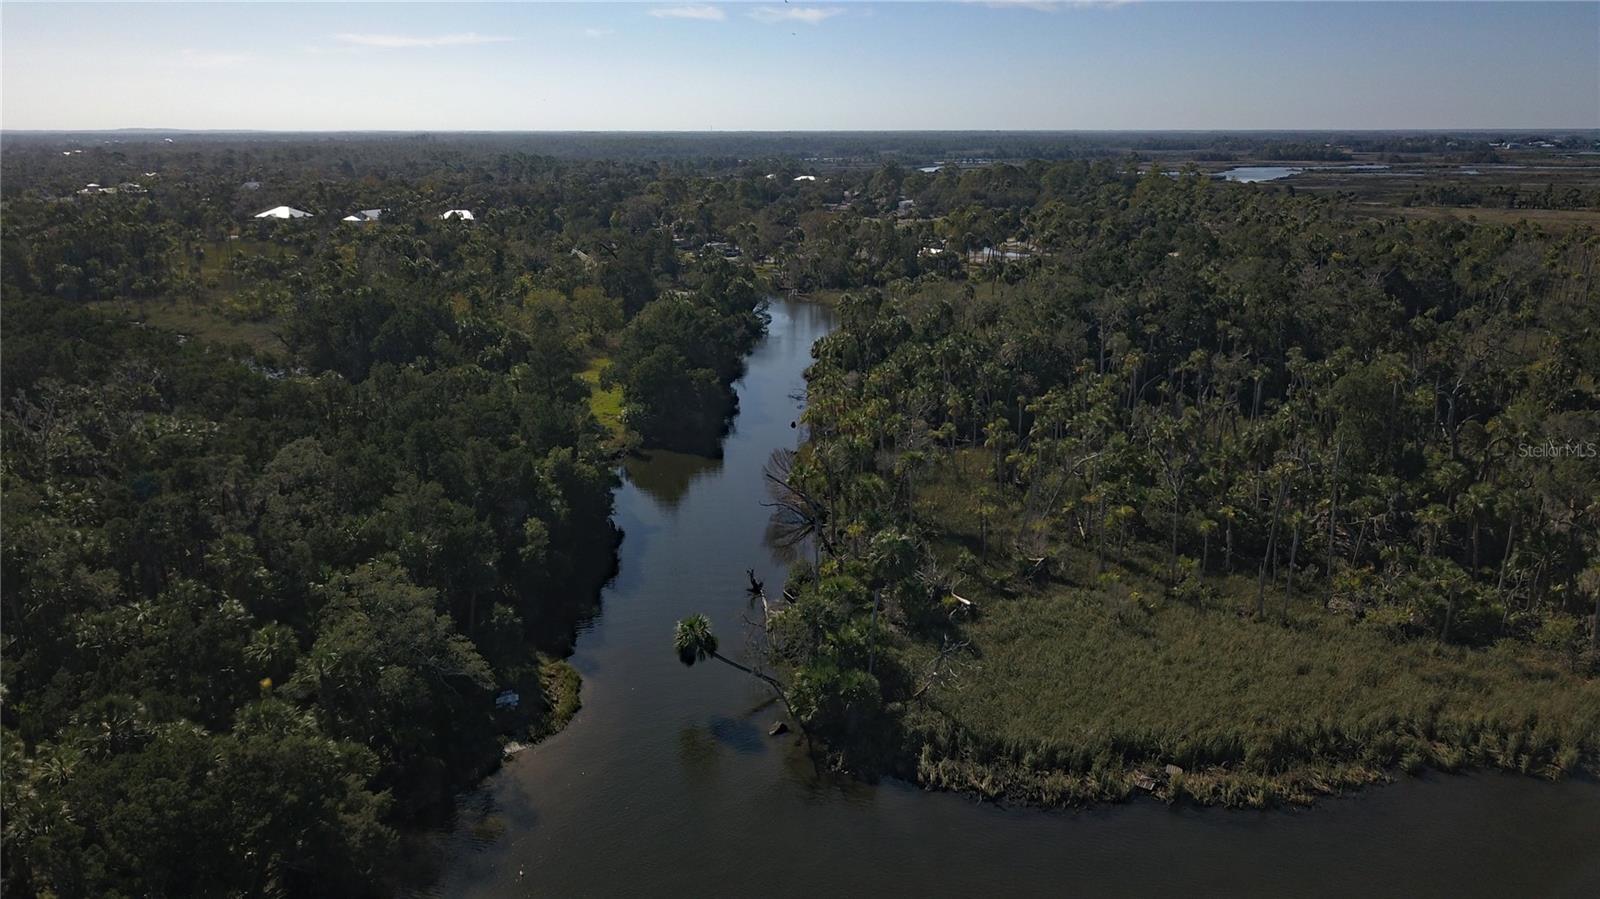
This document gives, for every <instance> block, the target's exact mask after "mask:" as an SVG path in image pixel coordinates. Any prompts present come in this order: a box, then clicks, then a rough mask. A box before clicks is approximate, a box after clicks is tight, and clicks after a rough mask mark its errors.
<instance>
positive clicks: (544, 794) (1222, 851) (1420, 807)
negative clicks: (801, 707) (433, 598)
mask: <svg viewBox="0 0 1600 899" xmlns="http://www.w3.org/2000/svg"><path fill="white" fill-rule="evenodd" d="M771 311H772V325H771V329H770V333H769V335H768V337H767V338H766V339H765V340H764V341H763V342H762V343H761V344H760V346H758V347H757V349H756V350H755V352H754V353H753V354H752V356H751V358H750V360H749V368H748V371H747V373H746V375H745V377H744V378H743V379H742V380H741V381H740V382H739V384H738V385H737V387H738V391H739V396H740V412H739V415H738V418H737V419H736V420H735V422H734V427H733V431H732V433H730V434H729V436H728V438H727V440H726V442H725V444H724V448H725V454H724V457H723V458H722V459H720V460H709V459H700V458H696V457H691V456H681V455H674V454H667V453H661V454H657V455H656V456H655V457H654V458H652V459H650V460H648V461H644V462H642V463H641V462H637V461H635V462H632V463H630V465H629V470H628V478H627V480H626V483H624V484H623V486H622V487H621V489H620V491H619V493H618V495H617V503H616V521H617V523H618V525H619V526H621V527H622V528H623V529H624V531H625V537H624V539H623V541H622V545H621V547H620V550H619V551H620V554H621V563H620V568H619V571H618V573H617V575H616V577H615V579H614V580H613V581H612V582H611V583H610V584H608V585H607V586H606V588H605V591H604V593H603V594H602V598H601V610H600V612H599V613H598V614H597V615H595V616H594V617H593V618H592V619H591V620H590V621H588V622H586V623H585V624H583V625H582V626H581V628H580V631H579V634H578V639H577V643H576V649H575V652H574V654H573V656H572V663H573V664H574V665H576V666H577V668H578V670H579V671H580V672H582V674H583V710H582V711H581V712H579V713H578V716H577V717H576V718H575V719H574V720H573V722H572V723H571V724H570V725H569V726H568V727H567V729H566V730H564V731H562V732H561V733H559V734H557V735H556V736H554V737H552V738H550V739H549V740H546V741H544V742H543V743H541V744H539V745H537V746H535V747H533V748H532V749H529V750H526V751H524V752H522V753H520V754H519V755H517V756H516V757H515V758H514V759H513V760H512V761H510V762H509V763H508V764H507V765H505V767H503V768H502V769H501V770H500V771H499V772H497V773H496V774H494V775H493V776H492V777H490V778H489V779H488V780H487V781H485V782H484V783H483V784H482V785H481V786H480V787H479V788H477V789H476V790H474V791H472V792H470V793H468V794H466V795H465V796H463V797H462V798H461V800H460V802H459V805H458V808H457V810H456V814H455V816H454V819H453V820H452V822H451V823H450V824H449V825H448V826H447V827H446V828H444V829H442V830H440V831H439V832H438V833H437V834H435V835H434V836H433V838H432V839H431V841H430V852H431V854H432V858H431V862H430V863H429V864H428V867H430V868H432V869H433V870H434V874H435V878H434V880H433V883H432V884H431V886H429V887H428V888H426V890H425V891H424V894H425V895H431V896H469V897H496V899H498V897H513V896H517V897H520V896H558V897H569V896H633V895H651V896H697V897H699V896H752V895H766V896H799V895H811V896H835V895H872V896H878V895H896V896H899V895H908V896H948V895H985V896H987V895H1050V896H1061V895H1083V896H1129V895H1137V896H1148V895H1157V894H1160V893H1167V892H1168V891H1171V893H1172V894H1175V895H1186V896H1216V895H1227V896H1262V897H1267V896H1272V897H1279V896H1354V895H1361V896H1408V897H1409V896H1450V897H1476V896H1483V897H1510V896H1514V897H1533V896H1538V897H1567V896H1570V897H1593V896H1600V784H1595V783H1593V782H1566V783H1561V784H1550V783H1545V782H1543V781H1539V780H1535V779H1533V778H1527V777H1517V776H1512V775H1502V774H1478V775H1471V776H1464V777H1461V776H1456V777H1452V776H1444V775H1428V776H1425V777H1421V778H1408V779H1404V780H1402V781H1400V782H1398V783H1396V784H1393V785H1390V786H1385V787H1380V788H1375V789H1369V790H1365V791H1362V792H1359V793H1355V794H1352V795H1350V796H1347V797H1343V798H1339V799H1334V800H1329V801H1326V802H1324V803H1322V804H1321V805H1319V806H1317V807H1315V808H1312V809H1296V810H1289V811H1274V812H1239V811H1227V810H1220V809H1193V808H1178V809H1171V808H1168V807H1166V806H1164V805H1160V804H1158V803H1155V802H1150V801H1144V802H1134V803H1130V804H1126V805H1119V806H1110V807H1100V808H1094V809H1089V810H1085V811H1071V812H1046V811H1039V810H1033V809H1012V808H1001V807H997V806H994V805H992V804H984V803H977V802H974V801H973V800H972V799H970V798H967V797H962V796H957V795H950V794H932V793H925V792H923V791H921V790H919V789H917V788H916V787H914V786H911V785H908V784H904V783H898V782H892V781H890V782H884V783H880V784H876V785H868V784H864V783H860V782H856V781H853V780H849V779H845V778H838V777H831V776H822V775H819V774H817V773H816V772H815V771H814V770H813V769H812V767H811V766H810V764H809V763H808V762H807V761H806V759H805V756H804V754H803V753H802V752H801V751H800V750H799V749H798V748H797V747H796V746H795V745H794V740H793V736H792V735H788V736H784V737H776V738H775V737H768V736H767V729H768V727H769V726H770V724H771V723H772V722H773V721H774V720H775V719H776V717H777V713H776V711H775V710H774V709H773V708H772V707H771V706H770V705H768V696H767V694H766V693H765V691H764V688H762V687H760V685H759V684H756V683H754V682H753V681H751V680H749V679H748V678H745V677H743V676H741V675H739V674H738V673H736V672H734V671H732V670H731V669H728V668H726V667H725V666H721V665H716V664H709V665H706V666H696V667H694V668H692V669H691V668H685V667H684V666H683V665H681V664H679V662H678V660H677V658H676V657H675V656H674V655H673V653H672V649H671V636H672V625H673V622H675V621H676V620H677V619H678V618H681V617H683V616H684V615H687V614H690V613H693V612H704V613H706V614H707V615H709V616H711V618H712V620H713V622H714V623H715V625H716V628H717V632H718V634H719V635H720V636H721V638H722V641H723V647H724V651H725V652H727V651H729V650H733V651H737V650H738V648H739V644H740V635H741V633H743V631H744V625H743V622H742V616H744V615H745V614H747V612H748V610H747V598H746V596H745V591H744V587H745V583H746V581H745V569H746V568H755V569H756V570H757V572H758V573H759V574H760V575H761V576H763V577H765V578H766V580H767V582H768V583H769V584H778V583H781V582H782V579H783V565H782V562H781V561H780V560H779V559H778V558H777V557H775V556H774V554H773V553H772V551H771V550H770V549H769V548H768V546H767V545H766V544H765V542H764V539H763V536H764V529H765V525H766V518H767V510H766V509H764V508H762V506H761V505H760V501H761V500H762V499H764V498H765V494H764V491H763V487H762V478H761V467H762V465H763V464H764V463H765V462H766V460H767V457H768V455H769V454H770V453H771V452H772V450H773V449H774V448H777V447H789V446H793V445H794V442H795V439H796V432H795V430H793V429H791V427H790V422H792V421H794V420H795V418H796V417H797V416H798V415H799V413H800V409H801V405H802V402H803V400H802V392H803V390H804V386H805V382H804V378H803V372H804V370H805V368H806V366H807V365H809V364H810V361H811V356H810V350H811V345H812V343H813V342H814V341H815V340H816V339H817V338H819V337H821V336H823V335H824V334H826V333H827V331H828V330H829V328H830V327H831V326H832V313H831V310H829V309H827V308H825V307H822V306H816V305H807V304H799V303H793V302H788V301H774V303H773V304H772V310H771Z"/></svg>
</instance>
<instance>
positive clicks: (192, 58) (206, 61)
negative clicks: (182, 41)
mask: <svg viewBox="0 0 1600 899" xmlns="http://www.w3.org/2000/svg"><path fill="white" fill-rule="evenodd" d="M254 58H255V57H253V56H251V55H250V54H249V53H223V52H218V51H216V50H195V49H192V48H184V49H182V50H179V51H178V62H180V63H182V64H183V65H186V66H190V67H192V68H196V69H220V68H225V67H227V66H238V65H244V64H245V63H247V62H250V61H251V60H252V59H254Z"/></svg>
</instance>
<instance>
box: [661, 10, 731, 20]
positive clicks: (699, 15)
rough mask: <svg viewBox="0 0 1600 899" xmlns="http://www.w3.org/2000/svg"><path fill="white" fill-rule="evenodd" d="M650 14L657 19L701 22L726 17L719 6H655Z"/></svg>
mask: <svg viewBox="0 0 1600 899" xmlns="http://www.w3.org/2000/svg"><path fill="white" fill-rule="evenodd" d="M650 15H652V16H655V17H656V18H658V19H699V20H700V21H702V22H720V21H722V20H723V19H726V18H727V17H728V14H727V13H725V12H723V11H722V7H720V6H657V7H655V8H654V9H651V10H650Z"/></svg>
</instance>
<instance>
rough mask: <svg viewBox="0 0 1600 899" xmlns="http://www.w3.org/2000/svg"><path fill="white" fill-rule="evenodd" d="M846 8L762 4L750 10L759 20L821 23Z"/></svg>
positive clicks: (809, 23)
mask: <svg viewBox="0 0 1600 899" xmlns="http://www.w3.org/2000/svg"><path fill="white" fill-rule="evenodd" d="M843 12H844V10H842V9H840V8H839V7H837V6H789V5H787V4H785V5H784V6H762V7H758V8H756V9H754V10H752V11H751V12H750V18H752V19H755V20H756V21H757V22H804V23H805V24H807V25H817V24H820V23H821V22H822V21H823V20H824V19H831V18H833V17H834V16H837V15H840V14H842V13H843Z"/></svg>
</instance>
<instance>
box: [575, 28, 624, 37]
mask: <svg viewBox="0 0 1600 899" xmlns="http://www.w3.org/2000/svg"><path fill="white" fill-rule="evenodd" d="M616 33H617V32H616V30H615V29H612V28H585V29H583V36H584V37H610V36H611V35H613V34H616Z"/></svg>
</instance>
